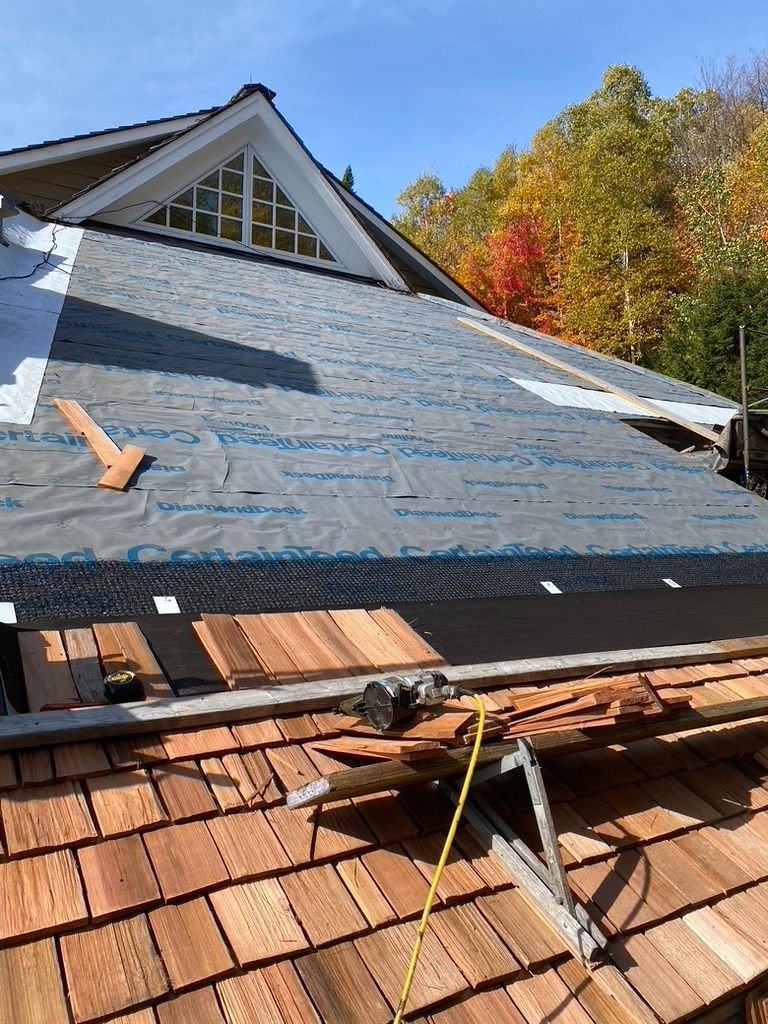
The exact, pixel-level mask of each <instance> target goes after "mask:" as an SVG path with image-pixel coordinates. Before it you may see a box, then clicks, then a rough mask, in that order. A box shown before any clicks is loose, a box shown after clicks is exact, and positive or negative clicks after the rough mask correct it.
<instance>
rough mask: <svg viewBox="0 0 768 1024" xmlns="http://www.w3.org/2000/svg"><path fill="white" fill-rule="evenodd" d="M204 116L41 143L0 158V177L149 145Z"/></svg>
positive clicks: (199, 115) (205, 115)
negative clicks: (125, 148)
mask: <svg viewBox="0 0 768 1024" xmlns="http://www.w3.org/2000/svg"><path fill="white" fill-rule="evenodd" d="M207 116H209V115H207V114H196V115H195V116H193V117H182V118H171V119H170V120H168V121H160V122H156V123H155V124H151V125H140V126H139V127H137V128H121V129H119V130H117V131H107V132H104V133H103V134H100V135H95V136H93V137H88V138H84V139H70V140H69V141H68V142H51V143H44V144H42V145H40V146H36V147H35V148H34V149H29V150H26V149H25V150H22V151H21V152H19V153H6V154H5V155H4V156H0V174H15V173H16V172H17V171H30V170H32V169H33V168H35V167H45V166H46V165H48V164H57V163H61V162H63V161H65V160H76V159H77V158H78V157H87V156H97V155H98V154H99V153H108V152H109V151H110V150H112V149H121V148H122V147H124V146H130V145H131V144H135V143H137V142H152V141H153V140H154V139H161V138H163V136H165V135H173V134H175V133H176V132H181V131H184V130H185V129H186V128H191V127H192V126H193V125H195V124H197V122H198V121H200V120H202V118H203V117H207Z"/></svg>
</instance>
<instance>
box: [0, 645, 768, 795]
mask: <svg viewBox="0 0 768 1024" xmlns="http://www.w3.org/2000/svg"><path fill="white" fill-rule="evenodd" d="M703 652H704V653H703ZM623 657H626V658H628V659H630V664H631V667H637V665H638V664H644V665H646V666H647V665H648V664H649V663H650V664H659V662H660V661H663V660H665V659H675V658H680V657H683V658H686V659H689V660H690V659H692V660H694V661H695V660H697V659H699V660H711V658H712V646H711V645H706V644H694V645H685V646H684V647H676V648H655V649H651V650H650V651H626V652H614V653H610V652H609V653H608V654H593V655H586V656H581V655H580V656H576V655H568V656H564V657H562V658H551V659H550V658H545V659H536V660H535V661H528V660H526V661H523V662H519V661H518V662H495V663H492V664H490V665H469V666H466V665H465V666H447V667H446V668H445V669H444V670H443V673H444V675H445V676H446V678H447V680H448V682H449V683H451V684H456V685H460V686H467V687H471V688H481V687H486V686H491V687H493V686H501V685H505V684H507V683H509V682H510V681H513V680H515V679H518V680H526V681H528V680H530V679H531V678H536V679H539V680H544V679H550V678H556V677H557V678H561V677H562V676H563V675H569V674H570V675H573V674H574V673H575V672H580V671H593V670H594V669H595V667H596V665H595V662H597V663H598V666H597V667H599V665H607V664H611V663H612V662H611V661H610V659H611V658H613V659H614V661H617V660H621V658H623ZM379 678H381V677H380V675H379V674H378V673H375V674H372V675H370V676H362V677H358V678H350V677H349V676H344V677H339V678H335V679H328V680H324V681H318V682H311V683H293V684H287V685H286V686H283V687H269V686H265V687H264V688H260V689H256V690H249V691H243V692H231V693H229V692H227V693H208V694H205V695H204V696H196V697H195V696H191V697H182V698H176V699H173V698H169V699H167V700H163V701H158V702H146V703H144V704H132V705H130V714H128V713H126V706H124V705H121V706H120V707H112V706H106V707H101V708H84V709H83V710H78V711H77V713H76V714H73V713H71V712H55V711H53V712H48V713H46V714H45V715H44V716H34V715H14V716H13V720H12V721H9V720H7V719H4V718H2V717H0V750H2V749H19V748H24V747H30V746H39V745H40V744H41V743H51V742H58V741H71V740H75V739H93V738H94V737H97V736H111V737H115V736H119V735H126V734H129V733H142V732H143V733H146V732H147V731H148V730H149V731H151V730H156V729H159V728H163V729H179V728H182V727H192V726H203V725H205V724H210V723H214V722H237V721H238V720H243V719H253V718H254V717H258V716H265V717H266V716H269V715H274V714H288V713H291V712H299V711H313V710H319V709H325V708H329V707H334V706H336V705H338V703H339V702H340V701H341V700H345V699H347V698H349V697H356V696H359V694H360V692H361V689H362V687H363V686H364V685H365V683H366V682H368V681H372V680H375V679H379ZM766 714H768V697H761V698H753V699H748V700H743V701H732V702H729V703H728V704H724V705H723V704H721V705H715V706H712V707H708V708H702V709H699V710H693V709H691V710H683V711H680V712H676V713H675V715H674V716H670V717H669V718H667V717H664V716H660V717H658V718H654V719H641V720H640V721H635V720H632V721H630V722H628V723H626V724H624V725H621V726H616V727H615V728H613V729H611V730H610V732H609V733H605V732H604V733H603V734H602V735H598V736H595V735H589V734H588V733H584V732H579V731H574V732H570V733H555V734H552V735H547V736H540V737H535V738H534V747H535V749H536V751H537V754H538V755H539V756H540V757H543V756H555V755H559V754H566V753H571V752H576V751H580V750H591V749H595V748H597V747H604V746H605V745H606V743H628V742H631V741H632V740H635V739H643V738H647V737H649V736H664V735H669V734H677V733H679V732H685V731H687V730H695V729H711V727H712V726H713V725H717V724H722V723H726V722H739V721H746V720H747V719H750V718H761V717H765V716H766ZM514 749H516V747H515V746H514V745H513V744H510V743H496V744H488V745H487V746H485V747H483V748H482V750H481V761H480V763H481V764H482V763H487V762H488V761H490V760H498V758H499V757H502V756H504V755H505V754H507V753H510V752H511V751H512V750H514ZM468 757H469V751H468V750H463V751H462V750H454V751H447V752H446V753H445V754H444V755H442V756H441V759H440V764H439V768H438V771H440V772H442V773H443V775H442V777H445V778H447V777H450V776H451V775H459V774H461V773H462V772H463V771H464V770H465V768H466V760H467V758H468ZM379 767H380V766H379ZM435 777H440V776H437V775H436V776H435ZM411 781H428V780H426V779H425V778H424V776H423V775H421V776H419V775H416V777H415V778H414V779H412V780H411ZM403 784H405V785H407V784H408V782H407V781H406V782H402V781H397V782H395V781H388V782H386V784H385V785H384V786H381V787H380V788H383V789H391V788H395V787H399V786H401V785H403ZM366 791H367V792H375V791H377V790H370V789H369V790H366ZM361 792H363V791H361Z"/></svg>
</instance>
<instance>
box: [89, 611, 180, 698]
mask: <svg viewBox="0 0 768 1024" xmlns="http://www.w3.org/2000/svg"><path fill="white" fill-rule="evenodd" d="M93 635H94V637H95V638H96V643H97V645H98V648H99V651H100V653H101V660H102V662H103V664H104V668H105V670H106V671H107V673H109V672H118V671H121V670H123V669H128V670H129V671H130V672H134V673H135V674H136V676H137V678H138V679H140V680H141V681H142V683H143V684H144V692H145V693H146V695H147V696H148V697H172V696H173V690H172V689H171V687H170V686H169V685H168V680H167V679H166V678H165V673H164V672H163V670H162V669H161V668H160V665H159V664H158V661H157V658H156V657H155V656H154V654H153V653H152V648H151V647H150V646H149V644H148V643H147V639H146V637H145V636H144V634H143V633H142V632H141V630H140V629H139V626H138V624H137V623H135V622H108V623H107V622H97V623H94V625H93Z"/></svg>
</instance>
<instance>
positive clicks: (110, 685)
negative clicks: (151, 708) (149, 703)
mask: <svg viewBox="0 0 768 1024" xmlns="http://www.w3.org/2000/svg"><path fill="white" fill-rule="evenodd" d="M145 697H146V694H145V693H144V684H143V683H142V681H141V680H140V679H137V677H136V673H135V672H130V671H129V670H128V669H123V670H122V671H120V672H110V673H109V675H108V676H104V698H105V700H106V701H107V703H109V704H127V703H129V702H130V701H135V700H144V699H145Z"/></svg>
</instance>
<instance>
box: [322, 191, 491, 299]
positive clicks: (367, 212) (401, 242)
mask: <svg viewBox="0 0 768 1024" xmlns="http://www.w3.org/2000/svg"><path fill="white" fill-rule="evenodd" d="M335 187H336V189H337V190H338V192H339V193H340V194H341V195H342V196H343V198H344V200H345V201H346V202H347V203H349V204H350V206H352V207H354V209H355V210H356V211H357V212H358V213H359V214H360V216H361V217H363V218H364V219H365V220H366V221H368V223H369V224H372V225H374V226H375V227H377V228H378V229H379V231H381V232H382V233H383V234H385V235H386V236H387V238H389V239H390V240H391V241H392V242H393V243H394V245H395V246H397V248H399V249H402V250H403V251H404V252H407V253H408V255H409V256H410V257H411V258H412V259H413V260H414V261H415V262H416V263H417V264H418V265H419V266H420V267H421V268H422V270H423V271H424V272H425V273H426V274H427V275H428V276H430V277H434V278H437V280H438V281H440V283H441V284H442V285H443V286H444V287H445V288H446V289H447V290H448V291H450V292H452V293H453V295H455V296H456V301H457V302H458V303H459V304H460V306H461V309H462V311H463V312H466V311H467V308H469V309H470V310H473V309H476V310H478V311H479V312H481V313H485V310H484V309H483V307H482V306H481V305H480V303H479V302H478V301H477V299H475V298H473V297H472V296H471V295H470V294H469V292H466V291H464V289H463V288H462V287H461V285H460V284H457V283H456V281H454V280H453V278H451V277H449V276H448V274H446V273H445V271H443V270H441V269H440V267H438V266H437V264H435V263H433V262H432V261H431V260H430V259H428V258H427V257H426V256H425V255H424V254H423V253H421V252H419V250H418V249H417V248H416V247H415V246H413V245H411V243H410V242H409V241H408V240H407V239H406V238H403V236H402V235H401V234H400V233H399V232H398V231H395V229H394V228H393V227H392V225H391V224H390V223H389V222H388V221H387V220H385V219H384V218H383V217H380V216H379V215H378V214H377V213H375V212H374V211H372V210H371V209H370V208H369V207H368V206H366V205H365V203H363V202H361V201H360V200H359V199H358V198H357V196H356V195H355V194H354V192H350V191H348V190H347V189H345V188H344V187H343V186H342V185H336V186H335ZM422 297H423V298H437V296H422ZM438 301H440V300H439V299H438ZM446 301H450V300H446Z"/></svg>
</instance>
